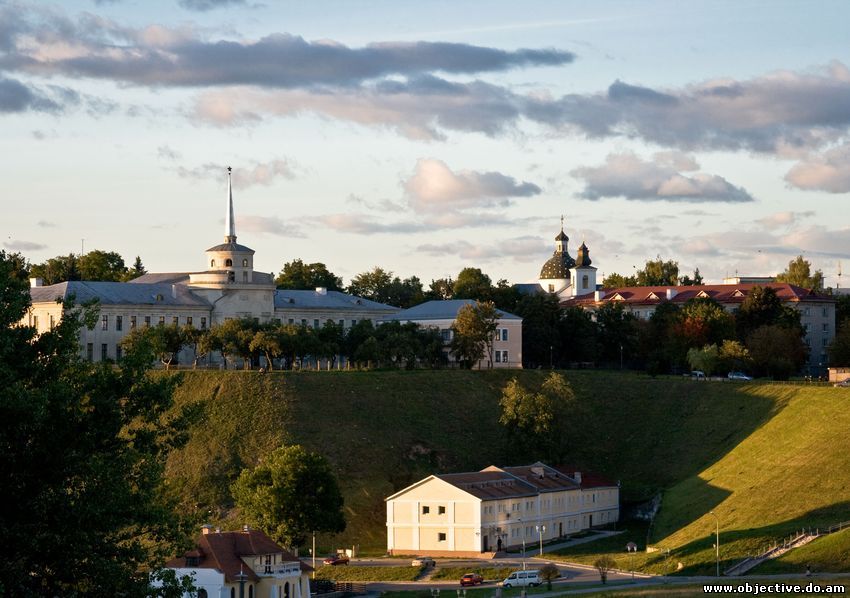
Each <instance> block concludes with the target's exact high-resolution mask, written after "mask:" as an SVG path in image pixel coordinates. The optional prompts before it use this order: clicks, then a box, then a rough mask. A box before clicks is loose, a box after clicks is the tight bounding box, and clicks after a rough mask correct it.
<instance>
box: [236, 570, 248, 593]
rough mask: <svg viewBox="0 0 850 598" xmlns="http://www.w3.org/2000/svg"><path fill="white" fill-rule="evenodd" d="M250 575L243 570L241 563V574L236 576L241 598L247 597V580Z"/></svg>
mask: <svg viewBox="0 0 850 598" xmlns="http://www.w3.org/2000/svg"><path fill="white" fill-rule="evenodd" d="M247 579H248V576H247V575H245V573H244V572H243V571H242V565H239V575H237V576H236V581H238V582H239V598H245V580H247Z"/></svg>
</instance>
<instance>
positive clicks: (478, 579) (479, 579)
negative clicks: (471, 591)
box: [460, 573, 484, 586]
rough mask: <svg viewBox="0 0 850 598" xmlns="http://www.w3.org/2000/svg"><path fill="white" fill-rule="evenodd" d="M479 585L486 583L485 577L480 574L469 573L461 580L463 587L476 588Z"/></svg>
mask: <svg viewBox="0 0 850 598" xmlns="http://www.w3.org/2000/svg"><path fill="white" fill-rule="evenodd" d="M477 583H484V576H483V575H481V574H480V573H467V574H466V575H464V576H463V577H461V578H460V585H462V586H474V585H475V584H477Z"/></svg>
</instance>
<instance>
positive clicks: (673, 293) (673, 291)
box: [667, 289, 678, 301]
mask: <svg viewBox="0 0 850 598" xmlns="http://www.w3.org/2000/svg"><path fill="white" fill-rule="evenodd" d="M677 294H678V291H677V290H676V289H667V301H670V300H671V299H672V298H673V297H675V296H676V295H677Z"/></svg>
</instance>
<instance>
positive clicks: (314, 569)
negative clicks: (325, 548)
mask: <svg viewBox="0 0 850 598" xmlns="http://www.w3.org/2000/svg"><path fill="white" fill-rule="evenodd" d="M312 555H313V579H316V532H313V550H312Z"/></svg>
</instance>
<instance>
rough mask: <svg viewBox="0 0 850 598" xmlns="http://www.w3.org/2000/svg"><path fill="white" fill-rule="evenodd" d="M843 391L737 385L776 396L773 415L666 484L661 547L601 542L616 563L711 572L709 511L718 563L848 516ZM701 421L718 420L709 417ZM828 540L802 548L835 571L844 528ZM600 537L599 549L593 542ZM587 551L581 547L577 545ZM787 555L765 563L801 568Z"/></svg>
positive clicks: (845, 544)
mask: <svg viewBox="0 0 850 598" xmlns="http://www.w3.org/2000/svg"><path fill="white" fill-rule="evenodd" d="M841 390H843V389H832V388H823V387H806V386H779V385H771V384H748V385H745V386H744V387H743V391H744V392H745V393H746V395H747V396H749V397H752V399H753V400H754V401H760V400H769V401H771V402H772V403H773V404H774V406H775V407H774V410H773V415H772V417H770V418H769V419H768V420H767V421H765V422H764V423H763V425H761V426H758V427H757V428H756V429H754V430H752V432H751V433H750V434H749V435H748V436H747V437H746V438H744V439H743V440H742V441H741V442H740V443H738V444H737V445H736V446H735V447H734V448H733V449H732V450H730V451H729V452H728V453H727V454H723V455H720V456H719V457H718V459H717V460H716V461H715V462H714V463H712V464H710V465H709V466H708V467H706V468H704V469H702V470H701V471H699V472H698V473H696V474H695V475H690V476H687V477H686V478H684V479H682V480H681V481H680V482H679V483H678V484H675V485H673V486H672V487H671V488H670V489H669V490H668V491H667V492H665V494H664V501H663V503H662V507H661V511H660V512H659V515H658V518H657V519H656V522H655V525H654V527H653V529H652V531H651V535H650V540H651V543H652V545H653V546H655V547H657V548H659V549H660V551H659V552H655V553H651V554H647V553H640V554H638V555H631V556H627V555H626V553H625V550H624V545H625V541H622V542H617V543H614V544H612V545H610V546H609V547H607V548H610V554H611V556H612V557H614V558H615V559H617V561H618V563H619V564H620V566H622V567H624V568H625V567H636V568H637V569H638V570H643V571H647V572H652V573H671V572H674V571H676V570H677V569H678V570H680V571H681V573H683V574H712V573H713V572H714V570H715V552H714V532H715V526H716V520H715V518H714V516H713V515H711V513H710V512H711V511H714V513H715V514H716V515H717V518H718V519H719V522H720V560H721V570H723V569H725V568H728V567H729V566H731V565H732V564H734V563H736V562H738V561H739V560H741V559H743V558H745V557H746V556H748V555H750V554H755V553H757V552H759V551H760V550H761V549H762V548H763V547H765V546H767V545H769V544H772V543H773V542H774V541H775V540H777V539H780V538H781V537H783V536H786V535H788V534H790V533H793V532H794V531H795V530H799V529H801V528H807V527H812V528H814V527H824V526H828V525H830V524H833V523H836V522H838V521H841V520H846V519H848V514H850V501H849V500H848V499H850V451H847V450H846V431H847V429H848V426H850V401H847V398H848V397H847V394H846V393H844V394H842V393H841V392H840V391H841ZM705 425H706V426H707V427H709V426H711V427H712V428H713V429H715V430H720V429H722V428H720V427H718V426H716V425H714V424H713V421H712V420H711V419H710V418H706V420H705ZM635 531H636V532H637V533H635V534H634V535H635V536H636V538H632V539H633V540H634V541H635V542H637V543H638V546H639V547H640V548H641V549H643V548H644V547H645V541H640V540H639V539H637V537H639V536H640V530H639V529H638V530H635ZM819 541H821V540H819ZM605 542H608V541H605ZM612 542H613V541H612ZM831 543H832V546H830V547H828V548H827V549H823V550H822V551H818V549H817V548H816V544H817V543H814V544H812V545H811V548H809V549H808V550H807V553H808V555H809V556H810V557H811V558H810V561H811V562H812V564H813V566H815V567H822V568H821V569H820V570H834V569H830V567H832V566H833V564H836V563H841V562H842V561H843V559H845V558H846V556H844V557H842V556H841V555H842V550H844V551H847V550H848V548H850V536H847V535H844V536H840V537H837V538H835V539H833V540H832V541H831ZM609 544H611V542H609ZM600 546H602V550H597V547H600ZM607 548H606V547H605V546H604V545H601V544H591V545H590V546H588V547H587V548H584V547H576V548H575V549H573V551H569V550H568V551H563V552H564V556H565V558H572V557H573V556H575V558H576V560H582V561H584V562H590V561H592V559H594V558H595V557H598V556H599V554H600V553H601V552H604V551H605V550H606V549H607ZM667 549H669V550H670V554H669V557H668V554H667V552H666V550H667ZM585 550H586V551H588V552H587V553H586V554H575V553H577V552H582V551H585ZM591 550H593V551H595V552H593V553H591V552H589V551H591ZM801 550H803V549H801ZM793 554H794V551H792V552H791V553H789V555H788V556H787V557H785V559H781V560H779V561H777V562H775V563H774V564H772V565H771V567H772V571H775V572H795V571H799V570H800V569H799V566H794V565H793V563H794V559H796V558H798V557H794V556H793ZM803 554H806V553H803ZM680 563H681V566H680ZM765 566H767V565H765ZM835 566H840V565H835ZM804 568H805V566H804ZM763 570H764V569H759V571H757V572H761V571H763ZM837 570H839V571H843V570H847V569H846V568H844V569H840V568H839V569H837Z"/></svg>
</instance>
